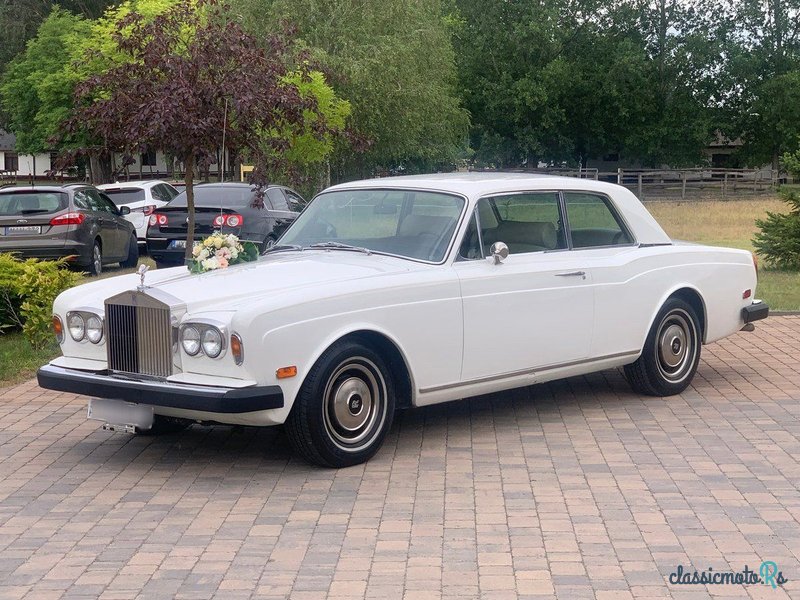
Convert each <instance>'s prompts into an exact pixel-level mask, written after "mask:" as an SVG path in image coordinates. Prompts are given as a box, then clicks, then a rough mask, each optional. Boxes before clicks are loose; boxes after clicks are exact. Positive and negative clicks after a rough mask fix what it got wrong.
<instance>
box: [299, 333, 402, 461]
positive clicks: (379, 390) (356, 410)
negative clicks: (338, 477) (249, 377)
mask: <svg viewBox="0 0 800 600" xmlns="http://www.w3.org/2000/svg"><path fill="white" fill-rule="evenodd" d="M394 405H395V390H394V382H393V381H392V376H391V372H390V371H389V369H388V368H387V367H386V364H385V362H384V360H383V358H382V357H381V356H380V355H379V354H377V353H376V352H375V351H373V350H372V349H371V348H369V347H368V346H365V345H363V344H360V343H358V342H348V341H346V342H338V343H336V344H334V345H333V346H331V347H330V348H328V350H326V351H325V353H324V354H323V355H322V356H321V357H320V358H319V360H318V361H317V362H316V363H315V364H314V366H313V367H312V368H311V371H310V372H309V373H308V376H307V377H306V380H305V381H304V382H303V386H302V387H301V388H300V392H299V393H298V395H297V398H296V399H295V402H294V406H292V411H291V412H290V413H289V417H288V418H287V420H286V432H287V434H288V436H289V440H290V442H291V444H292V446H293V447H294V449H295V451H296V452H298V453H299V454H300V455H301V456H303V457H304V458H305V459H306V460H308V461H309V462H311V463H314V464H317V465H321V466H324V467H337V468H338V467H349V466H351V465H356V464H359V463H363V462H365V461H367V460H369V459H370V458H371V457H372V456H373V455H374V454H375V453H376V452H377V451H378V449H379V448H380V447H381V444H382V443H383V440H384V438H385V437H386V434H387V433H388V432H389V429H390V427H391V425H392V419H393V417H394Z"/></svg>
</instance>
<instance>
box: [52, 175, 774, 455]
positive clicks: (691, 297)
mask: <svg viewBox="0 0 800 600" xmlns="http://www.w3.org/2000/svg"><path fill="white" fill-rule="evenodd" d="M756 271H757V269H756V264H755V259H754V257H753V256H752V255H751V254H750V253H749V252H746V251H742V250H733V249H728V248H716V247H707V246H701V245H695V244H688V243H681V242H676V241H673V240H671V239H670V238H669V237H668V236H667V234H666V233H665V232H664V230H663V229H662V228H661V227H660V226H659V225H658V223H657V222H656V221H655V219H653V217H652V216H651V215H650V214H649V213H648V212H647V210H646V209H645V208H644V206H643V205H642V204H641V203H640V202H639V200H638V199H637V198H636V197H635V196H634V195H633V194H632V193H631V192H629V191H628V190H627V189H625V188H623V187H619V186H616V185H612V184H606V183H599V182H596V181H587V180H580V179H572V178H560V177H550V176H535V175H523V174H498V173H495V174H484V173H456V174H442V175H425V176H411V177H395V178H386V179H375V180H367V181H357V182H352V183H346V184H341V185H336V186H333V187H331V188H328V189H326V190H325V191H323V192H322V193H320V194H319V195H318V196H317V197H316V198H315V199H314V200H313V201H312V202H311V203H310V204H309V205H308V207H307V208H306V209H305V211H304V212H303V213H302V214H301V215H300V216H299V217H298V219H297V220H296V222H295V223H294V224H293V225H292V226H291V227H290V228H289V229H288V230H287V231H286V232H285V233H284V235H283V236H282V237H281V239H280V240H278V243H277V244H276V245H275V246H274V247H272V248H270V249H269V250H267V251H266V252H265V254H264V255H262V256H261V257H259V259H258V260H257V261H254V262H249V263H245V264H241V265H232V266H229V267H227V268H224V269H217V270H214V271H210V272H206V273H201V274H196V273H194V274H193V273H190V272H189V271H188V269H187V268H186V267H176V268H171V269H165V270H158V271H154V272H150V273H144V272H141V273H140V274H132V275H124V276H119V277H114V278H111V279H106V280H103V281H97V282H95V283H91V284H86V285H82V286H79V287H77V288H73V289H71V290H68V291H66V292H64V293H62V294H61V295H60V296H59V297H58V298H57V299H56V301H55V304H54V307H53V313H54V316H53V321H54V329H55V330H56V334H57V337H58V339H59V342H60V344H61V351H62V354H63V356H61V357H59V358H57V359H55V360H53V361H52V362H51V363H50V364H49V365H45V366H44V367H42V368H41V369H40V371H39V374H38V379H39V384H40V385H41V386H42V387H45V388H49V389H54V390H60V391H69V392H76V393H80V394H85V395H87V396H91V397H92V398H91V400H90V403H89V416H90V418H93V419H98V420H100V421H102V422H103V423H104V424H105V425H104V426H105V427H107V428H110V429H121V430H125V431H128V432H132V433H143V434H148V433H149V434H156V433H165V432H174V431H177V430H179V429H181V428H183V427H186V426H187V425H188V424H191V423H230V424H242V425H255V426H268V425H278V424H284V425H285V426H286V431H287V433H288V437H289V439H290V440H291V443H292V445H293V446H294V448H295V449H296V450H297V451H298V452H299V453H300V454H301V455H302V456H304V457H305V458H306V459H308V460H310V461H311V462H313V463H317V464H320V465H325V466H331V467H342V466H347V465H353V464H356V463H360V462H363V461H365V460H367V459H369V458H370V457H371V456H372V455H373V454H375V452H376V451H377V450H378V449H379V447H380V445H381V443H382V442H383V440H384V438H385V436H386V434H387V431H388V430H389V428H390V426H391V424H392V418H393V415H394V412H395V410H396V409H400V408H407V407H413V406H423V405H428V404H434V403H438V402H447V401H450V400H456V399H459V398H465V397H469V396H474V395H477V394H485V393H488V392H497V391H500V390H505V389H509V388H514V387H520V386H527V385H531V384H534V383H539V382H544V381H548V380H552V379H557V378H562V377H569V376H573V375H579V374H583V373H589V372H592V371H597V370H600V369H608V368H614V367H624V372H625V375H626V376H627V379H628V381H629V382H630V384H631V387H632V388H633V390H635V391H636V392H638V393H642V394H650V395H656V396H668V395H671V394H677V393H680V392H681V391H683V390H684V389H685V388H686V387H687V386H688V385H689V383H690V382H691V380H692V377H693V375H694V373H695V371H696V369H697V364H698V361H699V359H700V350H701V346H702V344H704V343H709V342H713V341H714V340H718V339H720V338H723V337H725V336H728V335H730V334H732V333H734V332H737V331H739V330H741V329H743V328H749V329H752V327H753V325H752V322H753V321H756V320H758V319H763V318H765V317H766V316H767V314H768V308H767V306H766V304H765V303H763V302H760V301H758V300H755V297H754V294H755V288H756V276H757V273H756Z"/></svg>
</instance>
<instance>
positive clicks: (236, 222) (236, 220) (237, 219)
mask: <svg viewBox="0 0 800 600" xmlns="http://www.w3.org/2000/svg"><path fill="white" fill-rule="evenodd" d="M243 223H244V217H242V215H237V214H232V215H217V216H216V217H214V226H215V227H222V226H223V225H227V226H228V227H241V226H242V224H243Z"/></svg>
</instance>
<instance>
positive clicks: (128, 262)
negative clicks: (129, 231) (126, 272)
mask: <svg viewBox="0 0 800 600" xmlns="http://www.w3.org/2000/svg"><path fill="white" fill-rule="evenodd" d="M138 262H139V241H138V240H137V239H136V236H135V235H132V236H131V239H130V241H129V242H128V258H126V259H125V260H123V261H120V263H119V264H120V266H122V267H123V268H125V269H132V268H134V267H135V266H136V264H137V263H138Z"/></svg>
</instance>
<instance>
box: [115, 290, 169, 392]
mask: <svg viewBox="0 0 800 600" xmlns="http://www.w3.org/2000/svg"><path fill="white" fill-rule="evenodd" d="M105 317H106V319H105V320H106V335H107V341H106V344H107V347H108V368H109V369H111V370H113V371H122V372H125V373H140V374H142V375H152V376H154V377H167V376H169V375H171V374H172V326H171V324H170V310H169V307H168V306H166V305H165V304H163V303H161V302H159V301H158V300H155V299H154V298H152V297H150V296H148V295H147V294H144V293H141V292H125V293H123V294H120V295H118V296H115V297H114V298H109V299H108V300H107V301H106V315H105Z"/></svg>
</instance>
